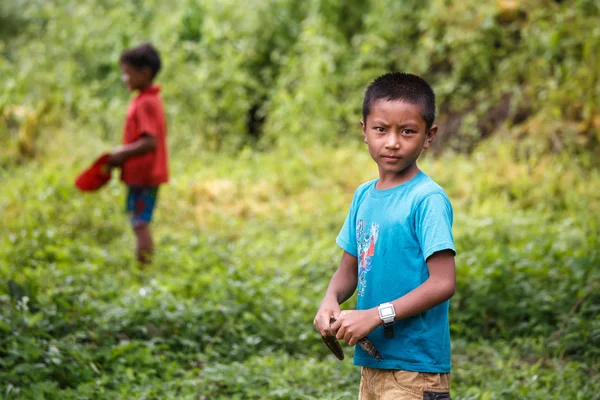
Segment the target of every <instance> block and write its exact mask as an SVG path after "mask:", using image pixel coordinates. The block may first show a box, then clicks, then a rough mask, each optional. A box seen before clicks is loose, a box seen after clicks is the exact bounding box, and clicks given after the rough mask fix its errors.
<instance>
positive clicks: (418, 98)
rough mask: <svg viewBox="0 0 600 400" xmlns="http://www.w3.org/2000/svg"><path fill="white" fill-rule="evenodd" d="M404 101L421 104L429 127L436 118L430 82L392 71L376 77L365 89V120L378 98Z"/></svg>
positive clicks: (415, 76) (433, 94)
mask: <svg viewBox="0 0 600 400" xmlns="http://www.w3.org/2000/svg"><path fill="white" fill-rule="evenodd" d="M382 99H383V100H387V101H404V102H407V103H409V104H413V105H416V106H419V107H420V108H421V114H422V116H423V119H424V120H425V124H426V126H427V129H429V128H431V126H432V125H433V121H434V120H435V93H433V89H432V88H431V86H429V84H428V83H427V82H426V81H425V80H424V79H423V78H421V77H418V76H417V75H413V74H407V73H404V72H390V73H387V74H385V75H381V76H380V77H379V78H377V79H375V80H374V81H373V82H371V84H370V85H369V87H368V88H367V90H366V91H365V98H364V100H363V107H362V113H363V121H364V123H365V124H366V123H367V116H368V115H369V113H370V112H371V106H372V105H373V103H374V102H375V101H377V100H382Z"/></svg>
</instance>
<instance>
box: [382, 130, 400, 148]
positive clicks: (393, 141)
mask: <svg viewBox="0 0 600 400" xmlns="http://www.w3.org/2000/svg"><path fill="white" fill-rule="evenodd" d="M385 147H387V148H388V149H397V148H399V147H400V138H399V137H398V135H396V134H394V133H391V134H389V135H388V138H387V142H386V143H385Z"/></svg>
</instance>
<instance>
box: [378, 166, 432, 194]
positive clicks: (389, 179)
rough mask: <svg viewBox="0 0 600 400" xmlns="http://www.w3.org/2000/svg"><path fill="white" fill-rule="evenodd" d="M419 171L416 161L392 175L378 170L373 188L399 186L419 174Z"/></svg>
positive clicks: (382, 188) (385, 188) (381, 188)
mask: <svg viewBox="0 0 600 400" xmlns="http://www.w3.org/2000/svg"><path fill="white" fill-rule="evenodd" d="M420 171H421V170H420V169H419V167H417V164H416V163H414V164H413V165H411V166H410V167H408V168H406V169H405V170H404V171H400V172H398V173H396V174H393V175H390V174H385V173H382V171H381V170H380V171H379V180H378V181H377V183H376V184H375V189H377V190H387V189H392V188H394V187H396V186H400V185H402V184H403V183H406V182H408V181H410V180H411V179H413V178H414V177H415V176H417V175H418V174H419V172H420Z"/></svg>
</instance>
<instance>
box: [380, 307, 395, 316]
mask: <svg viewBox="0 0 600 400" xmlns="http://www.w3.org/2000/svg"><path fill="white" fill-rule="evenodd" d="M379 315H380V316H381V318H386V317H392V316H394V308H393V307H383V308H380V309H379Z"/></svg>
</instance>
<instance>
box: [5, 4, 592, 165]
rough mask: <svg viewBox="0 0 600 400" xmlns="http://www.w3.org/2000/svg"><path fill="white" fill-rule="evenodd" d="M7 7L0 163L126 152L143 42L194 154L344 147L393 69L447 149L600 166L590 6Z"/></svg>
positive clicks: (179, 133) (179, 136) (174, 124)
mask: <svg viewBox="0 0 600 400" xmlns="http://www.w3.org/2000/svg"><path fill="white" fill-rule="evenodd" d="M5 3H6V2H5ZM5 3H3V7H2V9H1V10H0V19H1V20H2V21H5V22H6V24H4V23H3V24H2V26H3V29H4V32H0V35H1V36H0V54H1V55H2V56H3V57H1V58H0V60H1V61H0V77H2V80H3V82H4V87H5V90H4V91H3V94H2V95H0V111H1V112H0V114H2V115H1V118H2V121H0V141H1V143H3V144H4V145H6V146H7V147H8V148H9V149H11V150H10V152H9V153H8V155H5V156H3V159H2V160H0V162H2V163H3V164H7V163H13V162H15V161H19V162H23V161H26V160H28V159H31V158H32V157H34V156H35V155H36V154H37V153H39V152H40V151H43V145H42V144H43V140H42V143H38V141H39V138H40V137H44V136H45V137H46V138H49V137H51V136H52V135H53V131H54V129H55V128H56V127H64V126H65V125H69V126H71V127H70V129H73V130H81V131H82V132H87V133H89V134H92V135H99V136H100V137H102V138H103V139H110V140H113V141H116V140H118V137H119V134H120V131H121V129H122V121H123V118H124V117H123V113H124V111H123V110H124V107H125V105H126V102H127V94H126V92H125V90H124V89H123V88H121V87H120V83H119V66H118V59H119V54H120V52H121V51H122V50H123V49H125V48H127V47H129V46H133V45H135V44H138V43H140V42H142V41H146V40H150V41H152V42H153V43H154V44H155V45H156V46H157V47H158V49H159V50H160V51H161V54H162V55H163V58H164V70H163V71H162V72H161V74H160V75H159V76H158V81H159V83H161V84H162V85H163V86H164V92H163V93H164V98H165V101H166V105H167V113H168V116H169V126H170V131H171V132H172V133H173V134H174V135H175V136H176V140H175V139H173V146H181V148H185V149H189V150H192V151H199V150H200V149H205V148H210V149H220V150H222V151H225V152H235V151H238V150H239V149H240V148H243V147H244V146H245V145H247V144H252V145H254V144H255V143H256V142H257V139H259V138H261V140H260V141H259V145H260V147H261V148H270V147H272V146H273V144H280V145H281V146H288V145H289V143H290V142H298V141H300V142H307V143H308V142H312V141H315V140H318V141H321V142H323V141H325V142H329V143H332V142H336V141H339V140H346V139H347V135H346V132H348V131H349V130H350V129H353V128H354V127H356V125H357V123H358V119H359V118H360V100H361V95H362V92H363V90H364V88H365V87H366V85H367V84H368V83H369V82H370V81H371V80H372V79H373V78H374V77H376V76H377V75H379V74H382V73H384V72H387V71H392V70H400V71H408V72H413V73H418V74H421V75H423V76H425V77H426V78H427V79H428V80H429V81H430V82H431V83H432V84H433V86H434V89H435V90H436V93H437V95H438V100H439V101H438V103H439V118H438V122H439V123H440V125H441V127H442V129H441V132H440V135H439V136H440V138H439V139H440V140H439V141H438V143H439V145H438V147H441V146H442V145H444V147H446V148H448V147H450V148H452V149H455V150H458V151H471V150H472V149H473V148H474V147H475V146H476V144H477V143H478V141H479V140H480V139H481V138H483V137H487V136H489V135H491V134H492V133H494V132H497V131H506V132H508V133H509V134H512V135H515V136H517V137H523V136H525V137H526V138H528V140H526V141H524V147H525V146H526V147H527V148H528V149H529V150H528V151H530V152H532V153H536V154H541V153H544V152H547V151H555V152H560V151H565V150H568V151H570V152H579V151H580V150H582V149H595V150H594V151H596V153H594V154H595V155H596V156H597V155H598V151H600V150H599V146H598V143H600V133H599V132H600V128H599V126H600V117H599V101H598V97H599V91H600V80H599V78H598V71H597V70H598V69H597V68H590V66H592V65H597V64H598V60H597V54H598V53H599V52H600V48H599V47H598V46H599V43H600V28H598V26H597V19H598V17H599V16H600V9H599V8H598V4H596V2H593V1H590V0H577V1H572V2H556V1H551V0H545V1H543V2H542V4H538V3H537V2H533V1H530V0H515V1H497V2H487V3H486V4H484V5H482V4H480V3H479V2H475V1H463V2H447V1H441V0H431V1H426V2H423V1H412V0H411V1H403V2H394V1H372V2H365V1H352V2H350V3H348V2H345V3H344V4H343V5H342V4H341V3H340V4H337V3H332V2H328V1H323V0H311V1H307V2H300V3H299V2H295V1H290V0H255V1H253V2H252V6H251V7H240V5H239V2H237V1H231V0H228V1H219V2H199V1H197V0H175V1H174V2H169V3H165V2H160V1H157V0H151V1H148V2H144V4H143V5H141V4H138V3H128V4H127V5H122V4H121V3H119V2H115V1H112V0H105V1H102V2H79V3H78V4H77V5H76V6H72V5H70V3H69V2H67V1H66V0H56V1H54V2H42V1H29V2H21V1H18V0H11V1H9V2H8V3H6V4H5ZM16 10H19V11H18V12H17V11H16ZM596 158H597V157H596Z"/></svg>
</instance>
